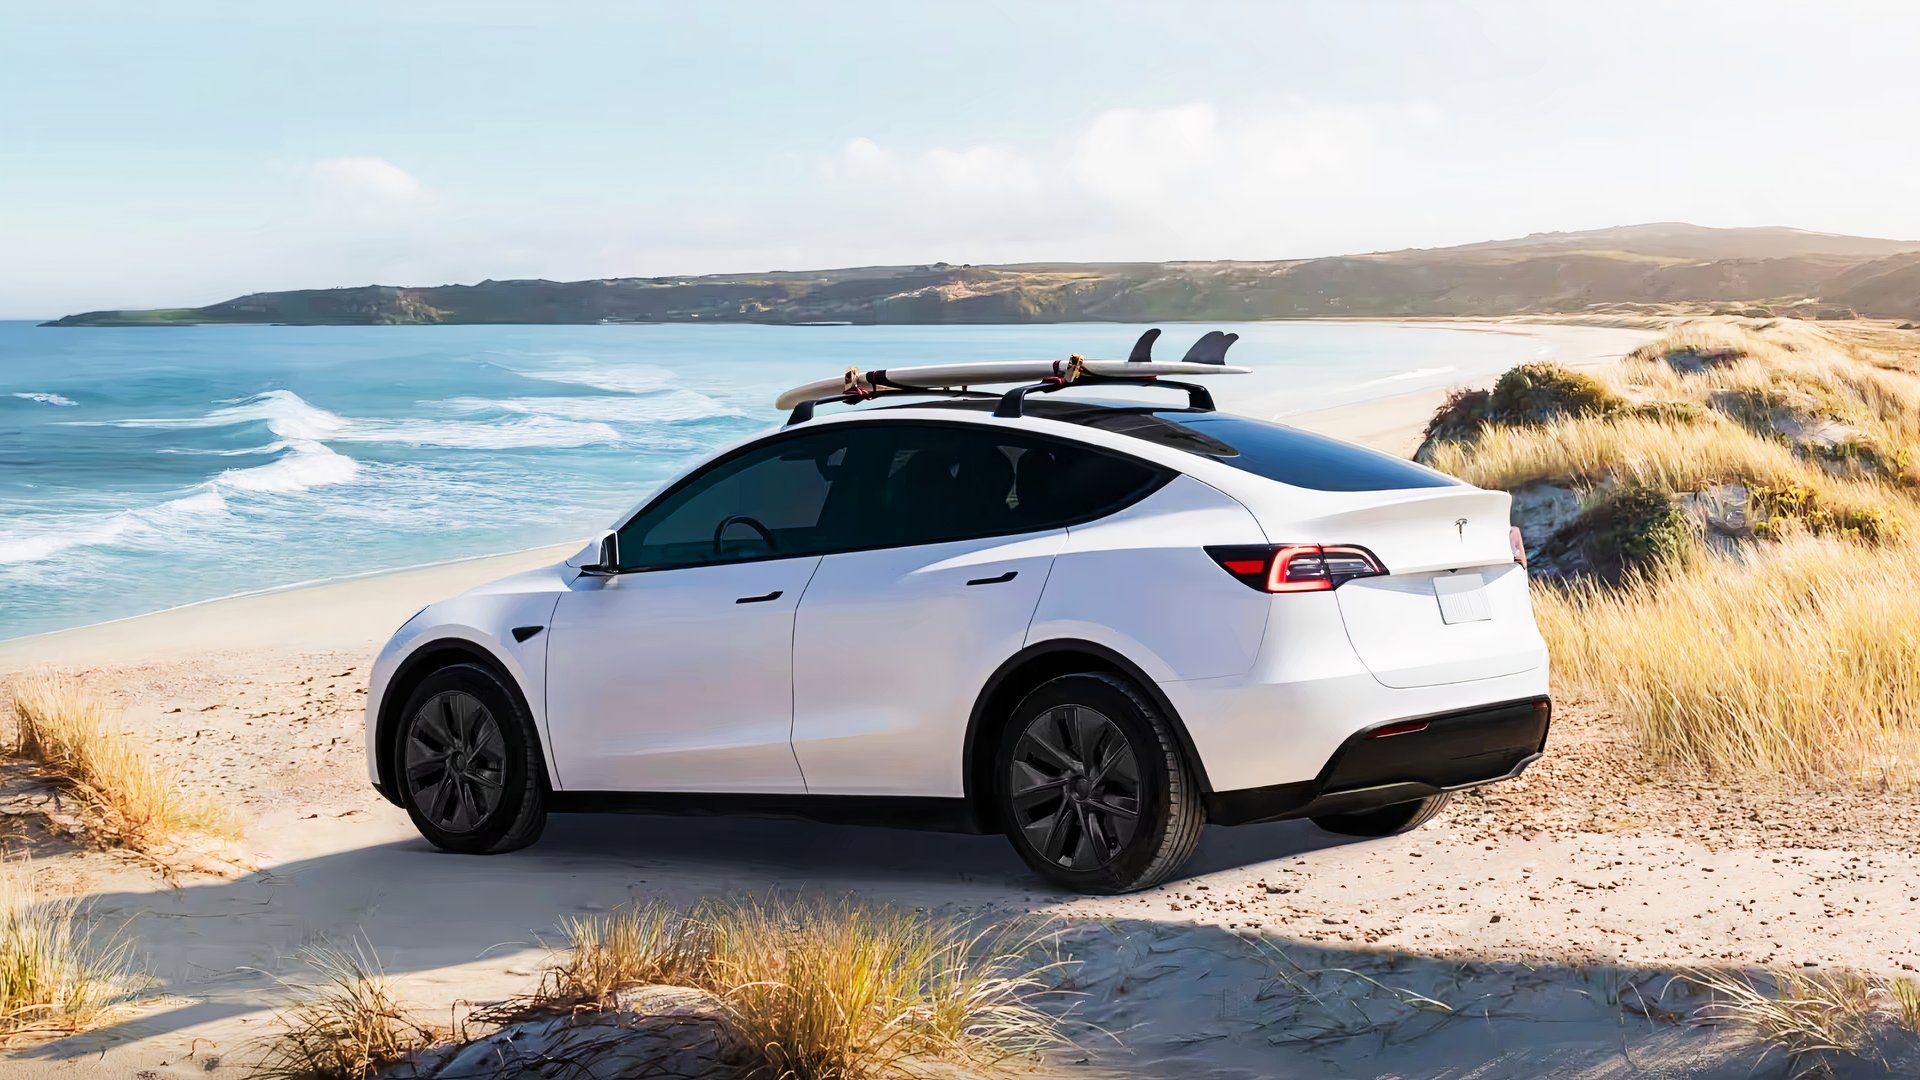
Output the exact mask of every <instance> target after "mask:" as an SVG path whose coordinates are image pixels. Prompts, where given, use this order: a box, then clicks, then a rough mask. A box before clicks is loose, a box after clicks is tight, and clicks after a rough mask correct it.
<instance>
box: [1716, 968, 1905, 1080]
mask: <svg viewBox="0 0 1920 1080" xmlns="http://www.w3.org/2000/svg"><path fill="white" fill-rule="evenodd" d="M1685 978H1686V980H1687V981H1688V982H1690V983H1692V984H1693V985H1695V986H1697V987H1699V988H1701V989H1703V990H1705V991H1707V992H1708V993H1709V994H1711V995H1712V996H1713V1000H1712V1001H1711V1002H1709V1003H1708V1004H1706V1005H1703V1006H1701V1007H1700V1008H1699V1009H1697V1010H1696V1011H1695V1012H1694V1014H1693V1020H1694V1022H1696V1023H1703V1024H1733V1025H1737V1026H1739V1027H1743V1028H1746V1029H1747V1030H1749V1031H1751V1032H1752V1033H1753V1035H1754V1037H1755V1038H1757V1039H1759V1040H1760V1041H1761V1042H1764V1043H1767V1044H1769V1045H1770V1046H1774V1047H1778V1048H1779V1049H1780V1050H1782V1051H1784V1052H1785V1053H1786V1055H1787V1064H1788V1068H1789V1069H1792V1070H1794V1071H1795V1072H1796V1074H1798V1075H1808V1074H1812V1073H1819V1074H1825V1073H1830V1072H1831V1071H1832V1069H1833V1066H1834V1065H1835V1064H1836V1059H1837V1058H1863V1057H1868V1056H1879V1055H1878V1046H1879V1042H1880V1040H1882V1039H1885V1038H1886V1037H1887V1036H1888V1035H1890V1034H1895V1033H1901V1034H1904V1035H1906V1036H1911V1035H1915V1034H1920V984H1916V983H1914V982H1912V981H1911V980H1905V979H1895V980H1882V979H1873V978H1868V977H1866V976H1863V975H1856V974H1850V973H1840V974H1832V975H1825V974H1820V975H1816V974H1803V973H1800V972H1795V971H1775V972H1773V973H1771V974H1770V975H1769V976H1768V977H1767V978H1766V979H1765V980H1764V981H1760V980H1756V979H1754V978H1752V977H1749V976H1746V975H1742V974H1738V973H1733V972H1716V971H1704V972H1693V973H1691V974H1689V975H1686V976H1685Z"/></svg>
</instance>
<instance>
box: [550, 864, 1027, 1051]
mask: <svg viewBox="0 0 1920 1080" xmlns="http://www.w3.org/2000/svg"><path fill="white" fill-rule="evenodd" d="M566 929H567V931H568V933H569V936H570V938H571V942H572V943H571V947H570V949H569V950H568V951H567V952H566V953H565V954H564V955H563V956H561V957H560V958H559V959H558V960H557V961H556V963H555V964H554V966H553V967H552V968H551V969H550V971H549V975H548V980H547V982H546V984H545V985H544V987H543V994H546V995H571V996H570V997H560V998H558V999H550V1002H549V1003H550V1004H557V1005H562V1006H564V1005H569V1004H576V1003H585V1002H590V1001H591V1002H597V1003H601V1004H608V1003H611V1002H612V1001H614V1000H615V999H617V995H618V994H619V992H620V991H622V990H629V989H634V988H637V987H639V986H644V985H649V984H654V983H663V982H664V983H678V984H680V985H687V986H692V987H694V988H696V989H701V990H705V991H707V992H709V993H712V994H714V995H715V996H716V997H718V998H719V999H720V1001H721V1002H722V1003H723V1005H724V1008H725V1010H726V1016H727V1020H728V1022H729V1024H730V1025H731V1026H732V1027H733V1029H734V1031H735V1033H736V1034H737V1035H738V1036H739V1038H740V1041H741V1042H742V1044H743V1045H746V1046H749V1047H751V1048H753V1052H754V1053H755V1054H756V1055H757V1057H758V1058H759V1066H758V1068H757V1069H756V1070H755V1072H756V1075H763V1076H767V1077H779V1078H785V1080H862V1078H866V1077H877V1076H883V1075H894V1074H897V1073H898V1072H900V1071H902V1070H910V1069H911V1068H912V1067H913V1065H914V1063H916V1062H926V1061H933V1060H938V1061H943V1062H947V1063H951V1064H956V1065H959V1066H962V1067H965V1068H967V1069H969V1070H973V1071H975V1072H982V1073H992V1072H996V1071H1001V1070H1002V1069H1004V1068H1006V1067H1007V1065H1008V1063H1010V1062H1014V1061H1017V1060H1019V1059H1022V1058H1026V1057H1028V1056H1029V1055H1032V1054H1035V1053H1037V1052H1039V1051H1041V1050H1044V1049H1046V1048H1049V1047H1052V1046H1056V1045H1059V1044H1060V1043H1061V1042H1062V1038H1061V1035H1060V1030H1059V1026H1058V1023H1057V1021H1056V1020H1055V1019H1054V1018H1053V1017H1052V1016H1051V1015H1049V1014H1048V1013H1046V1012H1043V1011H1041V1010H1040V1009H1038V1008H1036V1007H1034V1006H1033V1005H1032V1004H1031V1003H1030V998H1031V997H1032V996H1033V995H1034V994H1035V993H1037V992H1039V991H1041V990H1042V989H1043V986H1042V984H1041V982H1040V981H1039V976H1040V975H1041V974H1043V973H1044V971H1045V970H1046V968H1047V965H1046V964H1045V963H1042V962H1040V961H1038V960H1036V952H1037V950H1038V947H1039V945H1040V940H1039V939H1038V938H1037V937H1036V936H1034V935H1033V934H1031V933H1021V932H1018V931H1015V932H1012V933H1001V934H997V935H993V934H984V935H983V934H979V933H975V932H972V931H970V930H969V928H968V927H967V926H966V925H965V924H962V923H959V922H956V921H953V920H948V919H940V918H934V917H929V916H927V915H925V914H922V913H918V912H911V911H905V910H900V909H896V908H891V907H878V906H869V905H865V904H860V903H857V902H853V901H843V902H826V901H754V900H742V901H732V902H716V903H710V904H706V905H702V906H701V907H698V908H696V909H694V910H693V911H691V912H688V913H679V912H674V911H670V910H668V909H665V908H660V907H651V906H630V907H624V908H620V909H617V910H615V911H613V912H610V913H608V914H607V915H603V916H598V917H595V918H589V919H582V920H576V921H573V922H571V923H569V924H567V926H566Z"/></svg>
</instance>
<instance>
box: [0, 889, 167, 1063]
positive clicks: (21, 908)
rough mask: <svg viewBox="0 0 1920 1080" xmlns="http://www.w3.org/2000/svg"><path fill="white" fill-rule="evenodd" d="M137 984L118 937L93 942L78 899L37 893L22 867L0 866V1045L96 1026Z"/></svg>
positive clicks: (95, 937) (125, 944)
mask: <svg viewBox="0 0 1920 1080" xmlns="http://www.w3.org/2000/svg"><path fill="white" fill-rule="evenodd" d="M141 981H142V980H141V979H140V977H139V976H138V974H137V973H136V972H135V970H134V968H133V966H132V963H131V960H130V954H129V945H128V942H127V940H126V939H125V938H123V937H101V936H99V935H97V934H95V933H94V932H93V930H92V928H91V927H90V926H89V925H88V921H87V918H86V910H85V908H84V906H83V905H82V904H81V903H80V901H78V900H75V899H72V898H66V897H60V898H52V897H46V896H43V895H42V890H41V888H40V886H39V884H38V883H37V881H36V877H35V871H34V868H33V866H32V865H31V864H30V863H25V862H20V863H13V864H11V865H8V866H5V867H0V1045H5V1044H7V1043H11V1042H16V1041H19V1040H21V1039H26V1038H35V1037H44V1036H50V1035H66V1034H71V1033H73V1032H76V1031H84V1030H86V1029H87V1028H90V1027H94V1026H97V1025H98V1024H99V1023H101V1022H102V1021H104V1020H106V1019H108V1018H110V1017H111V1016H113V1015H114V1014H115V1013H116V1012H118V1011H119V1009H120V1008H122V1007H123V1006H124V1005H126V1004H127V1002H128V1001H129V1000H130V998H131V996H132V994H133V992H134V991H135V989H137V986H138V984H139V983H140V982H141Z"/></svg>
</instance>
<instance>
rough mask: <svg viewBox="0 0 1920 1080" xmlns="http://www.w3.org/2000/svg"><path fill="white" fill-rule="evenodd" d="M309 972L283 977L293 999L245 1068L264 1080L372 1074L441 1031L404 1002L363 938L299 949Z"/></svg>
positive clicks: (348, 1079)
mask: <svg viewBox="0 0 1920 1080" xmlns="http://www.w3.org/2000/svg"><path fill="white" fill-rule="evenodd" d="M299 959H301V960H302V961H303V962H304V963H305V964H306V966H307V967H308V968H310V969H311V970H312V971H313V973H314V977H313V980H312V981H310V982H304V983H299V984H291V983H283V984H282V985H283V986H286V987H287V989H289V990H290V991H291V992H292V994H293V1002H292V1003H291V1004H290V1005H288V1006H287V1007H285V1008H283V1009H281V1010H280V1011H279V1012H278V1013H276V1014H275V1015H274V1021H273V1022H274V1025H275V1026H276V1027H277V1028H278V1029H279V1030H278V1031H276V1032H275V1033H274V1034H273V1035H271V1036H269V1037H268V1038H266V1039H265V1040H263V1041H262V1042H261V1043H260V1044H259V1045H258V1055H259V1056H258V1058H257V1060H256V1061H255V1062H254V1063H253V1066H252V1069H251V1072H250V1075H252V1076H255V1077H260V1078H262V1080H369V1078H371V1077H374V1076H377V1075H380V1074H381V1073H382V1072H383V1071H384V1070H386V1069H387V1068H388V1067H390V1066H393V1065H396V1064H398V1063H400V1062H403V1061H406V1060H407V1059H409V1058H410V1057H412V1056H413V1055H414V1054H416V1053H418V1052H420V1051H421V1050H423V1049H425V1048H427V1047H429V1046H431V1045H433V1044H434V1043H435V1042H436V1041H438V1040H439V1038H440V1037H441V1033H440V1032H438V1031H436V1030H435V1029H433V1028H432V1027H430V1026H428V1025H426V1024H424V1023H421V1022H420V1021H419V1020H418V1019H417V1018H416V1017H415V1016H414V1015H413V1013H412V1012H411V1011H410V1010H409V1009H408V1008H407V1007H406V1005H404V1004H403V1003H402V1002H401V1000H400V997H399V995H398V993H396V992H395V990H394V988H393V983H392V981H391V980H390V979H389V978H388V977H387V975H386V973H385V972H384V971H383V970H382V969H381V967H380V961H379V958H378V957H377V956H376V955H375V954H374V951H373V949H372V947H371V946H370V945H368V944H367V943H366V942H364V941H361V942H356V943H354V945H353V946H352V947H351V948H339V947H336V946H331V945H315V946H310V947H308V948H306V949H303V950H301V951H300V953H299Z"/></svg>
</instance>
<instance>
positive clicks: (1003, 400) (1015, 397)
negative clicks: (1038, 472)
mask: <svg viewBox="0 0 1920 1080" xmlns="http://www.w3.org/2000/svg"><path fill="white" fill-rule="evenodd" d="M1069 386H1164V387H1166V388H1167V389H1169V390H1185V391H1186V392H1187V408H1189V409H1192V410H1194V411H1195V412H1213V411H1214V404H1213V394H1212V392H1210V391H1209V390H1208V389H1207V388H1206V387H1204V386H1201V385H1200V384H1199V383H1190V382H1175V381H1173V380H1172V379H1162V378H1158V377H1156V376H1153V375H1143V376H1141V377H1140V378H1137V379H1128V378H1122V377H1119V376H1114V375H1082V376H1080V377H1079V378H1077V379H1071V380H1068V379H1064V378H1054V379H1043V380H1041V381H1040V382H1036V383H1028V384H1027V385H1025V386H1016V387H1013V388H1012V389H1010V390H1007V391H1006V392H1004V393H999V394H990V393H988V392H986V391H984V390H949V389H942V388H928V387H919V386H898V387H893V386H890V387H887V388H886V391H885V396H888V397H892V396H894V395H898V394H919V395H923V396H925V397H943V398H976V399H990V400H995V401H998V402H999V404H998V405H995V406H994V409H993V415H995V416H999V417H1005V418H1010V419H1011V418H1018V417H1020V416H1022V415H1025V414H1024V408H1025V403H1026V399H1027V395H1028V394H1051V393H1053V392H1055V391H1057V390H1065V389H1066V388H1067V387H1069ZM880 396H882V391H879V390H873V391H868V392H866V393H858V394H831V395H828V396H826V397H817V398H812V399H809V400H807V401H803V402H801V403H800V404H798V405H795V406H794V407H793V411H791V412H789V413H788V414H787V423H786V426H787V427H792V426H793V425H795V424H804V423H806V422H807V421H809V420H811V419H813V412H814V409H815V408H817V407H818V406H821V405H855V404H858V403H860V402H862V401H872V400H873V399H874V398H877V397H880Z"/></svg>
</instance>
